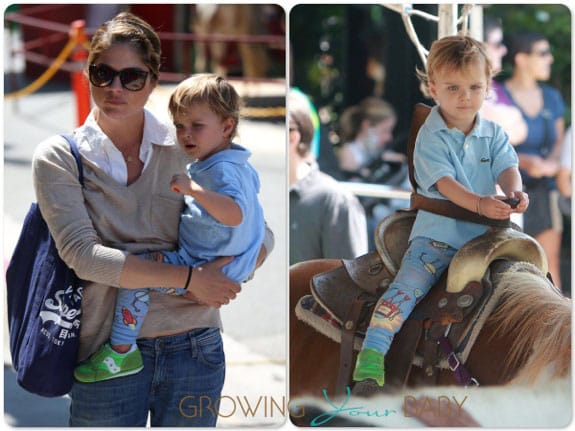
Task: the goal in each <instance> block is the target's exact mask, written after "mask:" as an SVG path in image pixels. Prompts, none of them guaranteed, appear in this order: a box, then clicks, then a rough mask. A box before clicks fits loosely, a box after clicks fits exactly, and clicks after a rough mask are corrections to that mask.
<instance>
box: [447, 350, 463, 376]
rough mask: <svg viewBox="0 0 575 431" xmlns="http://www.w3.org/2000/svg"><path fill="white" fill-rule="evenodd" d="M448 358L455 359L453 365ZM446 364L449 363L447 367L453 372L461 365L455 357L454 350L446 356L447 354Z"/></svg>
mask: <svg viewBox="0 0 575 431" xmlns="http://www.w3.org/2000/svg"><path fill="white" fill-rule="evenodd" d="M450 358H453V359H455V365H454V366H451V361H450V360H449V359H450ZM447 365H449V369H450V370H451V371H452V372H455V371H456V370H457V369H458V368H459V366H460V365H461V362H459V358H458V357H457V355H456V354H455V352H451V353H450V354H449V355H448V356H447Z"/></svg>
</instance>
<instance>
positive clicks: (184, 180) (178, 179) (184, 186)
mask: <svg viewBox="0 0 575 431" xmlns="http://www.w3.org/2000/svg"><path fill="white" fill-rule="evenodd" d="M170 188H171V189H172V190H173V191H174V192H176V193H181V194H183V195H189V194H190V193H191V192H192V180H191V179H190V177H188V176H187V175H186V174H176V175H174V176H173V177H172V181H170Z"/></svg>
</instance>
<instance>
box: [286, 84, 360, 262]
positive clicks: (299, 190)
mask: <svg viewBox="0 0 575 431" xmlns="http://www.w3.org/2000/svg"><path fill="white" fill-rule="evenodd" d="M288 119H289V144H288V145H289V148H288V152H289V196H290V197H289V211H290V213H289V224H290V230H289V238H290V252H289V253H290V258H289V263H290V265H293V264H294V263H297V262H302V261H305V260H311V259H321V258H343V259H352V258H355V257H357V256H360V255H363V254H365V253H367V225H366V219H365V213H364V210H363V208H362V206H361V205H360V203H359V201H358V200H357V198H356V197H355V196H354V195H353V194H351V193H350V192H347V191H345V190H343V189H342V188H341V187H340V186H339V185H338V182H337V181H336V180H334V179H333V178H332V177H330V176H329V175H327V174H325V173H323V172H321V171H320V170H319V168H318V166H317V163H316V162H315V160H314V158H313V157H312V156H311V154H310V145H311V141H312V138H313V134H314V126H313V122H312V117H311V115H310V111H309V104H308V102H307V101H306V100H305V97H304V96H303V95H302V94H301V93H299V92H293V91H290V93H289V95H288Z"/></svg>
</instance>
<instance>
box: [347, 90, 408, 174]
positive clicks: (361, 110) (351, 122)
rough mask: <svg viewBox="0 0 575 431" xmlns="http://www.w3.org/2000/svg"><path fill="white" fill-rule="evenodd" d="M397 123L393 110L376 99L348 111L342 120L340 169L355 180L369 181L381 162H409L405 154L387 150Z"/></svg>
mask: <svg viewBox="0 0 575 431" xmlns="http://www.w3.org/2000/svg"><path fill="white" fill-rule="evenodd" d="M396 122H397V117H396V114H395V110H394V109H393V107H392V106H391V105H390V104H389V103H387V102H386V101H384V100H381V99H378V98H376V97H368V98H366V99H364V100H362V101H361V103H359V104H358V105H354V106H351V107H349V108H347V109H346V110H345V111H344V112H343V114H342V115H341V120H340V139H341V142H342V145H341V148H340V149H339V153H338V158H339V168H340V169H341V170H342V171H343V172H344V173H347V174H348V176H350V177H352V178H354V177H355V178H359V179H366V178H368V177H369V176H370V174H371V168H372V165H374V164H376V165H377V164H378V163H377V162H381V161H384V160H387V161H399V162H404V161H406V158H405V155H403V154H399V153H395V152H393V151H386V150H385V147H386V145H387V144H389V143H390V142H391V140H392V139H393V128H394V127H395V123H396Z"/></svg>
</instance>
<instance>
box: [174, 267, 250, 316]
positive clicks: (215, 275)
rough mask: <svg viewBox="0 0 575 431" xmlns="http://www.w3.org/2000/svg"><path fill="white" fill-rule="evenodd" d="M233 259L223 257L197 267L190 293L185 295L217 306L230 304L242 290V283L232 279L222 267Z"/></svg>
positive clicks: (193, 274)
mask: <svg viewBox="0 0 575 431" xmlns="http://www.w3.org/2000/svg"><path fill="white" fill-rule="evenodd" d="M232 260H233V258H232V257H222V258H220V259H217V260H214V261H213V262H209V263H206V264H204V265H202V266H198V267H195V268H194V270H193V272H192V278H191V281H190V283H189V285H188V293H187V294H186V295H184V296H185V297H186V298H188V299H192V300H193V301H195V302H198V303H200V304H204V305H209V306H210V307H215V308H220V307H221V306H222V305H225V304H228V303H229V302H230V301H231V300H232V299H234V298H235V297H236V294H238V293H239V292H240V291H241V288H240V284H239V283H236V282H234V281H232V280H230V279H229V278H228V277H226V276H225V275H224V274H223V273H222V271H221V269H222V267H223V266H225V265H227V264H228V263H230V262H231V261H232Z"/></svg>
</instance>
